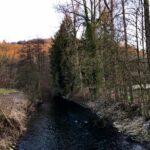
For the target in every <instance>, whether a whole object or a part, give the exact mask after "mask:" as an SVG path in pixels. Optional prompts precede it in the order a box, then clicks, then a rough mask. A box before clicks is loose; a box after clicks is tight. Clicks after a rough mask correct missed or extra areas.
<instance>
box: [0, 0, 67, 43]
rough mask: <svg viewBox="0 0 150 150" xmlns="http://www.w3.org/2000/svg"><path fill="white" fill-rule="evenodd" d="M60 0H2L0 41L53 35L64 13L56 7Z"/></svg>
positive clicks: (0, 6) (0, 3)
mask: <svg viewBox="0 0 150 150" xmlns="http://www.w3.org/2000/svg"><path fill="white" fill-rule="evenodd" d="M61 1H64V0H61ZM58 2H59V0H0V41H2V40H6V41H9V42H13V41H14V42H15V41H19V40H28V39H32V38H49V37H51V36H53V35H54V33H55V32H56V31H57V30H58V28H59V25H60V22H61V20H62V15H60V14H59V13H57V11H56V9H55V7H56V5H57V4H58Z"/></svg>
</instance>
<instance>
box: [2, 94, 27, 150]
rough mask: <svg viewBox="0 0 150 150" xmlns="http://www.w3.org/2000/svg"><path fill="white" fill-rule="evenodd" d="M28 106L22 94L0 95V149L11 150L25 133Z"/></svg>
mask: <svg viewBox="0 0 150 150" xmlns="http://www.w3.org/2000/svg"><path fill="white" fill-rule="evenodd" d="M29 104H30V103H29V99H28V98H27V96H26V95H25V94H23V93H22V92H14V93H11V94H1V95H0V149H2V150H8V149H13V147H14V146H15V143H16V141H17V140H18V138H19V137H20V136H21V135H22V134H23V133H24V132H25V131H26V122H27V114H28V106H29Z"/></svg>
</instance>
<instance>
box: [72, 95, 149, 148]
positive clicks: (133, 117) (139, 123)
mask: <svg viewBox="0 0 150 150" xmlns="http://www.w3.org/2000/svg"><path fill="white" fill-rule="evenodd" d="M69 99H71V101H74V102H76V103H79V104H81V105H82V106H84V107H87V108H90V109H91V110H92V111H93V112H94V113H96V114H97V116H98V117H99V118H100V119H103V118H104V120H106V122H107V120H109V121H111V122H112V124H113V126H114V127H116V128H117V129H118V131H119V132H121V133H123V134H125V135H126V136H127V137H129V139H130V140H132V141H135V142H140V143H143V144H146V145H147V146H148V147H150V120H148V121H145V120H144V118H143V117H142V116H140V115H137V114H129V113H128V112H126V111H124V110H123V109H122V105H121V103H119V102H116V101H107V100H102V99H101V100H95V101H90V100H85V99H83V98H77V97H73V96H72V97H70V98H69Z"/></svg>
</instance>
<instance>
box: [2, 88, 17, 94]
mask: <svg viewBox="0 0 150 150" xmlns="http://www.w3.org/2000/svg"><path fill="white" fill-rule="evenodd" d="M16 92H18V91H17V90H15V89H4V88H0V95H6V94H12V93H16Z"/></svg>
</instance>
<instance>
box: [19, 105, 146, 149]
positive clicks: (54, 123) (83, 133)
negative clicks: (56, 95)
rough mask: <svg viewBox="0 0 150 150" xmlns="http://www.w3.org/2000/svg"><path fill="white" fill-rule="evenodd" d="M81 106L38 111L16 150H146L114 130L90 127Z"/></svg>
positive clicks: (60, 106)
mask: <svg viewBox="0 0 150 150" xmlns="http://www.w3.org/2000/svg"><path fill="white" fill-rule="evenodd" d="M89 120H90V115H89V114H88V115H87V111H85V110H84V109H82V108H81V107H80V106H79V107H78V106H74V104H71V105H70V104H69V103H67V102H65V103H57V104H53V105H52V104H51V105H47V106H46V107H44V109H43V108H41V109H40V110H39V111H38V112H37V113H36V114H35V115H34V116H33V117H32V119H31V121H30V123H29V126H28V131H27V133H26V134H25V135H24V136H23V137H22V138H21V140H20V141H19V144H18V148H17V149H19V150H145V148H143V147H142V146H141V145H139V144H136V143H133V142H129V141H127V140H126V138H125V136H122V135H121V134H120V133H118V132H117V131H116V130H115V129H113V128H111V127H110V128H99V127H98V126H96V125H94V123H89Z"/></svg>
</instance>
